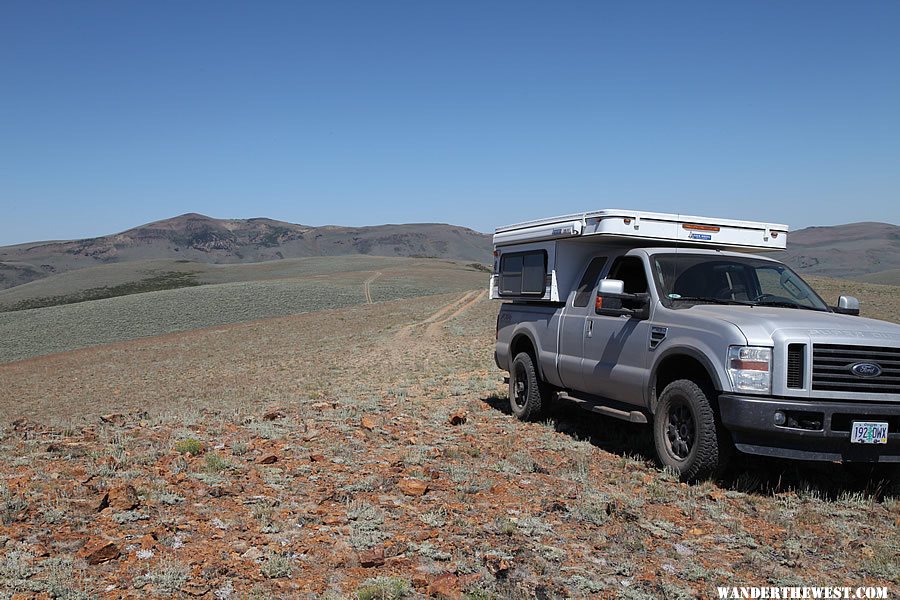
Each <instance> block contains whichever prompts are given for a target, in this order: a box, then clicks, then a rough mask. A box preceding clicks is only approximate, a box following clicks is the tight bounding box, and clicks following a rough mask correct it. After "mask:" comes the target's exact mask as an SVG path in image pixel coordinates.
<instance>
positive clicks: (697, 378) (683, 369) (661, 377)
mask: <svg viewBox="0 0 900 600" xmlns="http://www.w3.org/2000/svg"><path fill="white" fill-rule="evenodd" d="M678 379H689V380H691V381H693V382H694V383H696V384H697V385H699V386H700V387H701V388H704V389H708V390H710V391H713V392H715V391H716V387H717V386H716V384H715V381H714V379H713V378H712V376H711V375H710V374H709V371H708V370H707V369H706V367H705V366H703V363H701V362H700V361H699V360H697V359H696V358H693V357H691V356H687V355H685V354H676V355H673V356H668V357H666V358H664V359H663V361H662V362H661V363H660V365H659V366H658V367H657V369H656V373H655V375H654V378H653V381H652V383H651V386H652V387H651V389H650V394H651V397H650V410H651V412H654V413H655V412H656V402H657V400H658V399H659V396H660V395H661V394H662V392H663V390H664V389H666V386H667V385H669V384H670V383H672V382H673V381H677V380H678Z"/></svg>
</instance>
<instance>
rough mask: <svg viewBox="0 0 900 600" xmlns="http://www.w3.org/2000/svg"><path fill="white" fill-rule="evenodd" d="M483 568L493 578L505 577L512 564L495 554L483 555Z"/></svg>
mask: <svg viewBox="0 0 900 600" xmlns="http://www.w3.org/2000/svg"><path fill="white" fill-rule="evenodd" d="M483 560H484V566H485V567H486V568H487V570H488V571H489V572H490V573H491V575H493V576H494V577H497V578H500V577H506V575H507V574H508V573H509V569H510V567H512V564H510V562H509V561H508V560H506V559H505V558H503V557H502V556H498V555H496V554H485V555H484V559H483Z"/></svg>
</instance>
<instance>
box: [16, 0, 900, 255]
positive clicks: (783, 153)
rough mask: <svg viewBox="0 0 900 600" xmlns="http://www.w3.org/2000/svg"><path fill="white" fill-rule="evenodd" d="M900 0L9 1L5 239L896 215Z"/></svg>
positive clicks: (899, 200) (801, 222)
mask: <svg viewBox="0 0 900 600" xmlns="http://www.w3.org/2000/svg"><path fill="white" fill-rule="evenodd" d="M898 30H900V3H898V2H889V1H884V2H876V1H873V2H863V3H858V2H828V1H819V0H816V1H794V2H784V1H771V2H766V1H759V0H754V1H752V2H719V1H717V2H599V1H592V2H519V1H516V2H490V1H488V2H474V1H467V0H464V1H457V2H431V1H420V0H416V1H396V2H394V1H390V2H369V1H365V2H340V1H335V2H315V3H314V2H262V3H252V2H227V1H218V0H217V1H215V2H212V1H211V2H174V1H172V2H167V1H154V2H136V1H127V0H124V1H115V2H114V1H111V0H107V1H104V2H89V1H85V2H45V1H41V0H23V1H19V0H6V1H5V2H3V3H2V4H0V215H2V220H0V244H9V243H15V242H24V241H31V240H38V239H60V238H77V237H85V236H93V235H100V234H105V233H112V232H115V231H120V230H123V229H126V228H128V227H131V226H133V225H137V224H140V223H145V222H149V221H153V220H156V219H160V218H165V217H169V216H174V215H176V214H181V213H185V212H201V213H205V214H209V215H211V216H215V217H235V218H242V217H254V216H268V217H272V218H276V219H282V220H286V221H291V222H296V223H304V224H309V225H324V224H346V225H366V224H379V223H397V222H401V223H402V222H424V221H427V222H449V223H455V224H460V225H465V226H468V227H472V228H474V229H477V230H481V231H490V230H492V229H493V228H494V227H496V226H498V225H502V224H506V223H509V222H513V221H519V220H525V219H529V218H535V217H542V216H549V215H553V214H560V213H566V212H577V211H581V210H590V209H598V208H605V207H629V208H643V209H647V210H663V211H671V212H682V213H691V214H710V215H718V216H724V217H732V218H749V219H760V220H769V221H776V222H785V223H788V224H790V225H791V226H792V227H793V228H798V227H803V226H808V225H828V224H836V223H844V222H852V221H863V220H877V221H887V222H893V223H898V222H900V36H898V35H897V31H898Z"/></svg>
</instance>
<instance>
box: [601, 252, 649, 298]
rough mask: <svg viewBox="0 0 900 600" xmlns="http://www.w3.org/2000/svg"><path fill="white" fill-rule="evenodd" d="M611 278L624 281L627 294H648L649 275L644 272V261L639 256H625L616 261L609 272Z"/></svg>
mask: <svg viewBox="0 0 900 600" xmlns="http://www.w3.org/2000/svg"><path fill="white" fill-rule="evenodd" d="M609 278H610V279H621V280H622V281H624V282H625V293H626V294H644V293H646V292H647V273H646V272H645V271H644V263H643V261H642V260H641V259H640V258H638V257H637V256H623V257H621V258H619V259H618V260H616V262H615V264H613V266H612V269H611V270H610V272H609Z"/></svg>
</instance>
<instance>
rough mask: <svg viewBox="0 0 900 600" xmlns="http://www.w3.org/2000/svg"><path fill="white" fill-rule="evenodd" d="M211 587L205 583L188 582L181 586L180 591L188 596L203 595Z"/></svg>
mask: <svg viewBox="0 0 900 600" xmlns="http://www.w3.org/2000/svg"><path fill="white" fill-rule="evenodd" d="M210 589H212V588H211V587H210V586H209V585H208V584H206V583H188V584H186V585H184V586H182V587H181V591H182V592H183V593H185V594H187V595H188V596H205V595H206V594H208V593H209V590H210Z"/></svg>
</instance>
